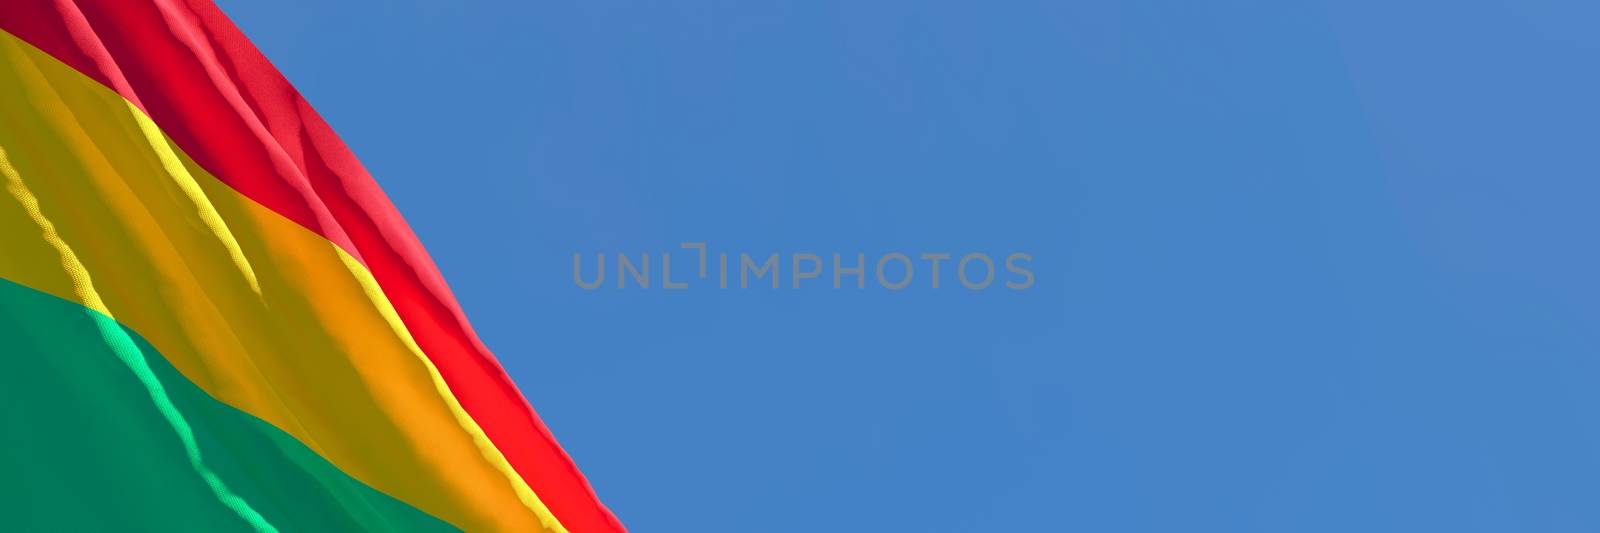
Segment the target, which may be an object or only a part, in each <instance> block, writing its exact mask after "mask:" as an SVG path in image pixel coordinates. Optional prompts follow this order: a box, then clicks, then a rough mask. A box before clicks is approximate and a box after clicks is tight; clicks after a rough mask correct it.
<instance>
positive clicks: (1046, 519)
mask: <svg viewBox="0 0 1600 533" xmlns="http://www.w3.org/2000/svg"><path fill="white" fill-rule="evenodd" d="M221 4H222V6H223V8H224V9H225V10H226V11H227V12H228V13H229V14H230V15H231V16H232V17H233V18H234V19H235V21H236V22H237V23H238V24H239V25H240V26H241V27H243V29H244V30H245V32H246V34H248V35H249V36H251V37H252V38H253V39H254V40H255V42H256V43H257V45H258V46H259V47H261V48H262V50H263V51H264V52H265V53H266V54H267V56H268V57H270V58H271V59H272V60H273V61H274V62H275V63H276V64H277V65H278V66H279V68H280V69H282V70H283V71H284V72H285V73H286V74H287V76H288V77H289V79H290V80H291V81H293V82H294V83H295V84H296V85H297V86H298V87H299V88H300V90H301V91H302V92H303V93H305V94H306V95H307V96H308V98H309V99H310V100H311V102H312V103H313V105H315V106H316V107H317V108H318V109H319V110H320V111H321V112H322V113H323V115H324V116H326V117H327V118H328V120H329V122H331V123H332V124H333V126H334V128H335V129H336V130H337V131H339V132H340V133H341V135H342V136H343V137H344V139H345V140H346V142H347V143H349V144H350V145H351V147H352V148H353V149H354V150H355V152H356V153H357V155H358V156H360V157H361V159H362V160H363V162H365V164H366V165H367V166H368V168H369V169H370V170H371V171H372V173H373V174H374V175H375V176H376V177H377V179H378V181H379V182H380V183H381V184H382V185H383V186H384V188H385V189H386V190H387V191H388V193H389V194H390V195H391V197H392V198H393V200H394V201H395V203H396V204H397V205H398V206H399V207H400V209H401V211H402V212H403V213H404V214H405V215H406V216H407V218H408V220H409V221H410V222H411V224H412V226H413V227H414V228H415V229H416V231H417V233H418V234H419V236H420V237H421V238H422V241H423V242H424V244H425V245H427V247H428V248H429V250H430V251H431V252H432V254H433V256H434V258H435V260H437V261H438V263H439V264H440V267H441V269H442V270H443V271H444V274H445V276H446V278H447V279H448V280H449V281H450V283H451V285H452V287H453V288H454V289H455V291H456V294H457V296H458V297H459V298H460V299H461V301H462V304H463V305H464V306H465V308H466V310H467V312H468V314H469V316H470V317H471V318H472V320H473V323H474V324H475V325H476V327H477V329H478V332H479V333H480V334H481V335H482V336H483V337H484V339H485V341H486V342H487V343H488V344H489V345H490V346H491V348H493V349H494V350H495V352H496V353H497V354H498V356H499V357H500V359H501V361H502V362H503V363H504V364H505V366H506V367H507V369H508V370H509V371H510V372H511V374H512V375H513V377H514V378H515V379H516V380H517V382H518V383H519V385H520V386H521V387H522V389H523V391H524V392H525V393H526V395H527V396H528V397H529V399H530V400H531V401H532V403H533V404H534V406H535V407H536V408H537V409H538V410H539V411H540V413H541V414H542V415H543V416H544V418H545V420H546V422H547V423H548V424H549V425H550V426H551V428H552V429H553V431H554V432H555V433H556V435H557V436H558V437H559V438H560V439H561V441H562V442H563V444H564V445H565V446H566V448H567V450H568V451H569V452H570V453H571V454H572V455H573V456H574V457H575V458H576V459H577V461H578V462H579V464H580V465H581V466H582V467H583V469H584V470H585V472H586V473H587V474H588V475H589V477H590V480H591V481H592V482H593V483H594V485H595V486H596V487H597V489H598V491H599V492H600V494H601V496H602V497H603V498H604V499H605V501H606V502H607V503H608V504H609V505H610V506H611V507H612V508H613V510H615V511H616V513H617V514H618V516H619V517H620V518H622V520H623V521H624V522H625V523H626V524H628V525H629V526H630V527H632V528H633V529H635V530H637V531H691V530H692V531H730V532H748V531H777V532H781V531H810V530H814V529H817V528H823V527H827V528H838V529H841V530H846V531H1095V532H1116V531H1229V532H1237V531H1329V532H1345V531H1371V532H1380V531H1396V532H1401V531H1404V532H1412V531H1455V532H1472V531H1592V530H1596V529H1600V506H1595V505H1593V502H1595V501H1597V500H1600V454H1597V453H1596V451H1597V450H1600V416H1597V409H1596V408H1597V407H1600V387H1595V386H1593V384H1594V382H1595V379H1594V378H1595V377H1596V376H1600V329H1597V328H1595V327H1594V326H1595V325H1596V321H1597V319H1600V277H1597V276H1596V275H1595V273H1596V272H1600V251H1597V248H1596V246H1595V231H1594V229H1595V228H1596V227H1600V209H1596V208H1595V207H1594V205H1595V199H1596V198H1600V179H1597V178H1600V156H1597V154H1600V150H1597V149H1596V148H1595V142H1596V140H1597V139H1600V135H1597V134H1600V132H1597V124H1600V105H1597V104H1596V99H1595V97H1594V95H1596V94H1600V70H1596V69H1595V68H1594V65H1595V64H1596V59H1597V57H1596V53H1597V51H1600V34H1597V33H1596V32H1594V31H1593V21H1594V20H1597V19H1596V15H1597V14H1600V13H1597V8H1596V7H1595V5H1594V4H1593V3H1589V2H1579V1H1576V0H1573V1H1562V0H1532V1H1515V2H1514V1H1509V0H1507V1H1500V2H1486V1H1468V2H1335V1H1320V2H1313V1H1287V2H1285V1H1252V2H1244V1H1222V2H1205V3H1197V2H1183V1H1176V0H1144V1H1127V2H1111V1H1103V0H1070V1H1037V2H1034V1H1010V0H1001V1H994V2H949V1H909V0H907V1H815V2H778V1H772V0H745V1H717V2H712V1H686V2H631V1H620V0H586V1H584V2H483V1H465V2H378V1H349V2H337V3H333V2H314V1H309V0H292V1H290V0H285V1H281V2H242V1H237V0H227V1H223V2H221ZM685 241H704V242H707V243H709V245H710V247H711V249H712V251H713V253H715V252H716V251H731V252H734V253H738V252H748V253H750V254H752V255H757V254H759V255H765V254H767V253H773V252H780V253H785V254H788V253H794V252H812V253H817V254H819V255H822V257H823V258H824V259H827V258H829V257H830V254H832V253H834V252H839V253H844V254H854V253H856V252H865V253H867V254H868V255H869V256H875V255H877V254H882V253H884V252H887V251H895V250H900V251H905V252H907V253H913V252H949V253H953V254H958V255H959V254H962V253H966V252H984V253H987V254H990V255H991V256H993V257H996V258H1001V257H1004V256H1005V255H1006V254H1009V253H1012V252H1017V251H1022V252H1027V253H1029V254H1031V255H1032V256H1033V258H1034V259H1033V261H1032V262H1031V269H1032V271H1033V272H1034V274H1035V275H1036V284H1035V285H1034V286H1032V287H1030V288H1029V289H1027V290H1023V291H1012V290H1004V289H995V288H991V289H989V290H984V291H969V290H965V289H962V288H960V286H959V285H957V284H955V283H952V280H951V279H949V278H946V279H945V280H944V285H943V286H942V287H941V288H940V289H938V290H934V289H931V288H929V287H926V286H921V285H918V286H913V287H912V288H909V289H906V290H903V291H887V290H883V289H881V288H877V287H874V286H873V285H872V283H870V281H869V284H868V288H867V289H865V290H853V289H846V290H839V291H835V290H832V289H830V288H827V287H828V286H829V285H830V284H829V283H827V282H825V281H824V282H821V283H817V284H815V285H814V286H808V287H806V288H802V289H799V290H790V289H783V290H771V289H765V290H761V289H749V290H743V291H740V290H717V289H715V288H712V287H711V286H709V285H707V286H704V287H702V286H695V287H693V288H691V289H690V290H684V291H674V292H667V291H662V290H655V289H652V290H633V289H626V290H617V289H599V290H594V291H585V290H583V289H580V288H578V287H577V286H575V285H574V284H573V282H572V276H571V270H570V269H571V256H572V254H573V253H575V252H582V253H586V254H593V253H597V252H601V253H616V252H624V253H630V254H635V255H637V254H640V253H644V252H650V253H659V252H663V251H671V250H674V249H676V248H677V246H678V243H680V242H685ZM692 258H693V256H692V255H691V254H688V253H680V255H678V256H676V257H675V259H674V261H675V263H674V273H675V274H674V275H675V277H677V275H678V273H679V272H682V273H688V272H690V271H691V269H692V266H690V265H692V264H693V263H692ZM676 261H683V263H678V262H676ZM680 265H681V266H680ZM680 269H681V270H680ZM826 272H827V271H825V273H826ZM1002 274H1003V272H1002ZM947 275H948V274H947ZM824 279H826V278H824ZM1002 279H1003V278H1002ZM786 282H787V280H786Z"/></svg>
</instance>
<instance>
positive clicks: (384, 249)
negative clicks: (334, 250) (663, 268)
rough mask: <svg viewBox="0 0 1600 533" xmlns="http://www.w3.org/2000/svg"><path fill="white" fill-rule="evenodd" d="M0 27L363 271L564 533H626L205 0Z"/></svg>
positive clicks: (43, 3)
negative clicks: (142, 114)
mask: <svg viewBox="0 0 1600 533" xmlns="http://www.w3.org/2000/svg"><path fill="white" fill-rule="evenodd" d="M0 29H4V30H5V31H7V32H10V33H11V34H12V35H15V36H17V37H19V38H21V39H23V40H25V41H27V42H29V43H31V44H33V45H34V46H36V47H38V48H40V49H41V50H44V51H45V52H46V53H49V54H50V55H52V56H54V57H56V58H58V59H60V60H61V61H62V62H64V63H66V64H68V65H71V66H72V67H73V68H75V69H77V70H79V71H81V72H83V73H84V74H86V75H88V76H90V77H92V78H94V79H96V80H99V81H100V82H101V83H104V84H105V85H106V86H108V87H111V88H112V89H114V90H116V91H117V92H119V93H121V94H122V95H123V96H125V97H126V98H128V99H129V100H130V101H132V102H134V103H135V104H136V105H138V106H139V107H141V108H142V109H144V110H145V111H146V112H147V113H149V115H150V116H151V118H153V119H154V120H155V122H156V123H157V124H158V125H160V126H161V129H162V130H163V131H164V132H166V133H167V135H169V136H171V137H172V138H173V140H174V141H175V142H176V143H177V144H178V145H179V146H180V147H182V148H183V150H184V151H185V152H186V153H187V154H189V156H190V157H192V158H194V160H195V161H196V162H197V163H199V164H200V166H202V167H204V168H205V169H206V170H208V171H210V172H211V173H212V174H213V175H215V176H217V178H218V179H220V180H222V181H223V182H225V183H227V184H228V185H229V186H231V187H233V188H234V189H236V190H238V191H239V192H240V193H242V194H244V195H246V196H248V197H250V198H252V199H254V200H255V201H257V202H260V203H261V204H262V205H264V206H266V207H268V208H270V209H272V210H274V211H276V212H278V213H281V214H282V215H283V216H285V217H287V218H289V219H291V220H294V221H295V222H297V223H299V224H301V225H303V226H305V227H306V228H309V229H311V230H312V231H315V232H317V233H319V234H321V235H323V236H325V237H327V238H328V240H330V241H332V242H333V243H335V244H337V245H338V246H340V247H341V248H344V249H345V250H346V251H348V252H349V253H350V254H351V255H353V256H355V257H356V258H357V259H359V260H360V261H361V262H362V263H364V264H365V265H366V266H367V267H368V268H369V269H370V270H371V271H372V274H373V277H374V278H376V279H377V281H378V284H379V285H380V286H382V288H383V291H384V294H386V295H387V296H388V297H389V300H390V301H391V302H393V304H394V306H395V309H396V310H397V311H398V312H399V315H400V318H401V319H402V320H403V321H404V322H405V325H406V327H407V328H408V329H409V330H410V331H411V335H412V336H413V337H414V338H415V339H416V341H417V344H418V345H420V346H421V347H422V350H423V352H425V353H426V354H427V356H428V358H429V359H430V360H431V361H433V364H434V365H435V366H436V367H438V369H439V372H440V373H441V374H442V375H443V376H444V379H445V382H446V383H447V384H448V385H449V386H450V390H451V391H452V392H454V394H455V395H456V397H457V398H458V399H459V401H460V402H461V404H462V406H463V407H464V408H465V409H466V410H467V412H468V413H470V414H471V415H472V418H473V419H474V420H476V421H477V422H478V424H479V425H480V426H482V427H483V430H484V432H485V433H487V434H488V436H489V438H490V440H492V441H493V442H494V444H495V446H496V447H497V448H499V449H500V450H501V452H502V453H504V454H505V456H506V458H507V460H509V461H510V463H511V465H512V466H513V467H514V468H515V469H516V470H517V472H519V473H520V474H521V475H522V477H523V479H525V480H527V482H528V485H529V486H530V487H532V488H533V490H534V492H536V493H537V494H538V495H539V498H540V499H541V500H543V501H544V503H545V505H546V506H548V507H549V508H550V510H551V512H552V513H554V514H555V516H556V518H557V519H559V520H560V521H561V523H562V524H563V525H565V526H566V527H567V529H569V530H571V531H576V532H588V531H623V530H624V529H623V527H622V524H621V523H620V522H618V521H617V519H616V518H615V517H614V516H612V514H611V512H610V511H609V510H607V509H606V508H605V506H604V505H603V504H601V503H600V501H599V499H598V498H597V497H596V496H595V494H594V491H593V489H591V488H590V486H589V483H588V481H587V480H585V479H584V477H583V474H582V473H581V472H579V471H578V468H577V466H576V465H574V464H573V462H572V460H571V459H570V458H568V457H567V454H566V452H564V451H562V449H561V447H560V445H559V444H557V443H556V440H555V438H554V437H553V436H552V435H551V434H550V432H549V430H548V429H546V428H545V426H544V423H543V422H541V421H540V420H539V417H538V415H537V414H535V413H534V411H533V409H532V408H531V407H530V406H529V405H528V403H527V401H526V400H525V399H523V397H522V394H521V393H520V392H519V391H518V390H517V388H516V386H515V385H514V384H513V383H512V381H511V379H510V377H508V376H507V375H506V373H505V370H504V369H502V368H501V367H500V364H499V362H498V361H496V360H495V358H494V356H493V355H492V354H490V353H489V350H488V349H487V348H486V347H484V345H483V343H482V342H481V341H480V340H479V339H478V337H477V334H475V333H474V332H473V331H472V327H471V326H470V325H469V324H468V323H467V320H466V317H465V316H464V315H463V314H462V312H461V309H460V307H459V306H458V305H457V304H456V302H455V298H454V296H452V295H451V293H450V289H449V288H448V287H447V286H446V285H445V282H444V279H443V278H442V277H441V276H440V274H439V272H438V269H437V267H435V266H434V264H433V261H432V259H430V258H429V257H428V254H427V252H426V251H424V250H423V248H422V245H421V244H420V243H418V242H417V238H416V236H415V235H414V234H413V233H412V231H411V229H410V227H409V226H407V225H406V223H405V220H404V219H402V218H401V217H400V214H399V212H397V211H396V210H395V208H394V206H393V204H391V203H390V202H389V199H388V197H387V196H385V195H384V193H383V191H382V190H381V189H379V187H378V185H377V183H376V182H375V181H373V179H372V177H371V175H369V174H368V173H367V171H366V169H364V168H363V167H362V166H361V163H360V162H358V161H356V158H355V155H354V154H352V153H351V152H350V150H349V149H348V148H347V147H345V145H344V143H343V142H342V141H340V140H339V138H338V136H336V135H334V133H333V130H332V129H330V128H329V127H328V125H327V123H325V122H323V120H322V118H321V117H320V116H319V115H317V113H316V112H315V111H313V110H312V109H311V106H310V105H309V104H307V103H306V101H305V99H304V98H302V97H301V96H300V94H299V92H297V91H296V90H295V89H294V87H293V86H291V85H290V84H289V82H288V81H287V80H285V79H284V78H283V76H282V74H280V73H279V72H278V70H277V69H276V68H273V66H272V64H271V63H269V62H268V61H267V59H266V58H265V57H264V56H262V55H261V53H260V52H259V51H258V50H256V48H255V46H254V45H252V44H251V43H250V41H249V40H248V39H246V38H245V36H244V34H243V33H241V32H240V31H239V29H238V28H237V27H235V26H234V25H233V23H232V22H231V21H229V20H228V18H227V17H226V16H225V15H224V14H223V13H222V11H221V10H220V9H218V8H217V7H216V6H215V5H214V4H212V3H211V2H210V1H209V0H76V1H74V0H4V2H3V3H0Z"/></svg>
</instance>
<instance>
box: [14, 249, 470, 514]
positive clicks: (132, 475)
mask: <svg viewBox="0 0 1600 533" xmlns="http://www.w3.org/2000/svg"><path fill="white" fill-rule="evenodd" d="M0 253H4V252H3V251H0ZM0 362H3V363H4V365H3V366H0V446H3V449H0V531H86V530H92V531H204V532H223V531H252V530H254V531H274V530H276V531H361V530H367V531H454V528H452V527H451V526H450V525H448V524H446V523H444V522H442V521H440V520H438V519H437V518H434V517H432V516H429V515H427V514H424V513H422V512H421V511H418V510H416V509H414V508H412V507H410V506H408V505H406V504H404V503H402V502H400V501H398V500H395V499H394V498H391V497H389V496H387V495H384V494H382V493H379V492H377V491H376V490H373V489H372V488H371V487H368V486H366V485H364V484H362V483H361V482H359V481H356V480H355V479H352V478H350V477H349V476H347V475H345V474H344V473H343V472H341V471H339V470H338V469H337V468H336V467H334V466H333V465H332V464H329V463H328V462H327V461H326V460H324V459H322V458H321V457H320V456H318V455H316V453H315V452H313V451H311V450H310V449H308V448H306V447H305V445H303V444H301V443H300V442H299V441H296V440H295V439H294V438H293V437H290V436H289V435H287V434H285V433H283V432H282V431H280V430H278V429H277V428H275V427H272V426H271V425H269V424H267V423H266V422H263V421H261V420H260V419H257V418H255V417H252V416H250V415H248V414H245V413H243V412H241V411H239V410H237V409H234V408H232V407H229V406H227V405H225V404H223V403H221V402H218V401H217V400H216V399H214V398H212V397H210V396H209V395H207V394H206V393H205V391H202V390H201V389H200V388H199V387H197V386H195V384H194V383H191V382H190V381H189V380H188V379H187V378H185V377H184V376H183V375H182V374H180V373H179V372H178V371H177V370H176V369H174V368H173V367H172V365H171V364H169V363H168V362H167V361H166V359H165V358H163V357H162V356H161V354H159V353H157V352H156V350H155V349H154V348H152V347H151V346H150V344H149V343H147V342H145V340H144V339H143V338H140V337H139V336H138V334H136V333H134V332H133V331H131V330H128V329H126V328H123V327H122V326H120V325H118V324H117V323H116V322H115V321H114V320H112V319H111V318H110V317H107V316H105V315H103V314H100V313H98V312H95V311H92V310H90V309H88V308H85V307H83V306H80V305H76V304H73V303H71V302H67V301H65V300H61V299H59V298H55V297H53V296H50V295H47V294H44V293H41V292H38V291H34V290H32V289H29V288H27V287H23V286H21V285H18V284H15V283H12V282H9V281H6V280H0Z"/></svg>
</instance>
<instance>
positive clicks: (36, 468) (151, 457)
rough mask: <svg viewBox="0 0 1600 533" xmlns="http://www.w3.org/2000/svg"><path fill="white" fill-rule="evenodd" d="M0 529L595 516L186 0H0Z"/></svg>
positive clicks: (262, 76)
mask: <svg viewBox="0 0 1600 533" xmlns="http://www.w3.org/2000/svg"><path fill="white" fill-rule="evenodd" d="M0 355H3V358H0V361H3V362H4V364H5V368H4V369H3V370H0V416H3V418H0V427H3V431H4V433H3V438H0V445H3V446H4V448H3V449H0V486H3V489H0V490H4V494H0V530H4V531H35V530H37V531H73V530H118V531H120V530H153V531H180V530H184V531H206V532H212V531H232V530H249V529H254V530H277V531H344V530H448V529H463V530H469V531H540V530H549V531H563V530H570V531H615V530H621V529H622V528H621V526H620V524H618V523H617V521H616V520H615V519H614V518H613V517H612V516H611V514H610V513H609V512H608V511H607V510H606V508H605V507H604V506H603V505H601V504H600V502H599V501H598V500H597V499H596V498H595V495H594V493H593V491H592V490H591V489H590V488H589V486H588V483H587V482H586V481H585V480H584V478H583V476H582V474H580V473H579V471H578V469H577V468H576V467H575V466H574V465H573V463H572V461H571V460H570V459H568V458H567V456H566V454H565V453H564V452H562V450H561V448H560V447H559V446H558V445H557V444H556V441H555V439H554V438H552V437H551V435H550V433H549V432H548V431H547V430H546V429H545V427H544V425H543V424H542V423H540V421H539V418H538V416H537V415H535V414H534V412H533V410H532V409H531V408H530V407H529V406H528V404H527V403H526V401H525V400H523V398H522V395H521V394H520V393H519V392H518V391H517V388H516V387H515V386H514V385H513V384H512V382H511V380H510V379H509V378H508V377H507V376H506V374H505V372H504V371H503V370H502V369H501V368H500V365H499V364H498V363H497V362H496V361H495V359H494V357H493V356H492V355H490V353H489V351H488V350H487V349H485V348H484V346H483V344H482V343H481V342H480V341H479V340H478V338H477V337H476V336H475V335H474V333H473V332H472V328H471V327H470V326H469V325H468V323H467V320H466V318H465V317H464V316H463V315H462V313H461V309H460V308H459V307H458V306H457V305H456V303H455V301H454V299H453V298H452V296H451V295H450V291H449V289H448V288H446V286H445V283H444V280H443V279H441V278H440V275H439V272H438V271H437V269H436V268H435V267H434V265H433V263H432V261H431V260H430V259H429V258H428V255H427V253H426V252H424V251H423V249H422V246H421V245H420V244H418V243H417V239H416V237H415V236H414V235H413V234H412V232H411V230H410V229H409V228H408V227H407V226H406V223H405V221H404V220H402V219H401V217H400V215H399V214H398V213H397V212H396V211H395V209H394V206H393V205H391V204H390V202H389V200H388V199H387V198H386V197H385V196H384V194H383V192H382V191H381V190H379V188H378V186H377V185H376V184H375V183H374V182H373V179H372V177H371V176H369V175H368V174H367V172H366V171H365V170H364V169H363V168H362V167H361V164H360V163H358V162H357V161H356V158H355V157H354V156H353V155H351V153H350V150H349V149H348V148H346V147H345V145H344V144H343V143H342V142H340V141H339V138H338V137H337V136H335V135H334V133H333V131H332V130H330V129H329V128H328V125H327V124H326V123H325V122H323V120H322V118H320V117H319V116H317V114H316V113H315V112H314V111H312V109H311V107H310V106H309V105H307V103H306V101H305V100H304V99H303V98H301V96H300V95H299V94H298V93H297V92H296V91H295V89H294V88H293V87H292V86H290V85H289V83H288V82H287V81H285V80H284V78H283V76H282V75H281V74H279V73H278V71H277V70H276V69H274V68H273V67H272V65H271V64H270V63H268V62H267V60H266V58H264V57H262V55H261V53H260V52H259V51H257V50H256V49H255V47H254V46H252V45H251V44H250V42H249V41H248V40H247V39H245V37H244V35H243V34H241V33H240V32H239V30H238V28H236V27H234V25H233V24H232V23H231V22H229V21H228V19H227V18H226V17H225V16H224V15H223V14H222V12H221V11H220V10H218V9H217V7H216V6H214V5H212V4H211V2H210V1H209V0H0Z"/></svg>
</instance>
